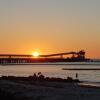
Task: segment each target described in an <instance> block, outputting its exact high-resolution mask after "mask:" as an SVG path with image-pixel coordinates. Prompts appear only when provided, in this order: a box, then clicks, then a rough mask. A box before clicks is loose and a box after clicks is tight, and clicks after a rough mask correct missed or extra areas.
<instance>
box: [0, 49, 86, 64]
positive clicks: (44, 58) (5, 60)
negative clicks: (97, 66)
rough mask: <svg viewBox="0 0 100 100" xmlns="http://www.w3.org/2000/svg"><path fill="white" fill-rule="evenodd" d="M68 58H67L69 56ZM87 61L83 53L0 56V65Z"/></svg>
mask: <svg viewBox="0 0 100 100" xmlns="http://www.w3.org/2000/svg"><path fill="white" fill-rule="evenodd" d="M69 55H70V57H67V56H69ZM75 61H87V59H86V58H85V52H84V51H82V50H81V51H79V52H65V53H57V54H49V55H39V57H37V58H35V57H34V56H33V55H28V54H26V55H25V54H0V64H25V63H27V64H28V63H39V62H75Z"/></svg>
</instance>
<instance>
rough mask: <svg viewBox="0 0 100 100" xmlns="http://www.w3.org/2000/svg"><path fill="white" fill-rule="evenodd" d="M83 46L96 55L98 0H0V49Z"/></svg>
mask: <svg viewBox="0 0 100 100" xmlns="http://www.w3.org/2000/svg"><path fill="white" fill-rule="evenodd" d="M81 49H82V50H85V51H86V52H87V57H91V58H100V0H0V53H1V54H2V53H12V54H15V53H16V54H31V53H32V52H34V51H37V52H40V53H41V54H50V53H60V52H69V51H78V50H81Z"/></svg>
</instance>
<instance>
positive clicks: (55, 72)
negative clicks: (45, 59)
mask: <svg viewBox="0 0 100 100" xmlns="http://www.w3.org/2000/svg"><path fill="white" fill-rule="evenodd" d="M63 68H90V69H91V68H99V69H100V62H95V63H94V62H80V63H79V62H74V63H60V62H59V63H46V64H43V63H42V64H34V65H32V64H30V65H0V76H3V75H6V76H8V75H10V76H12V75H13V76H31V75H33V74H34V73H38V72H41V73H42V74H43V75H45V76H46V77H60V78H67V77H68V76H69V77H72V78H74V79H75V78H76V73H78V78H79V79H80V80H81V81H89V82H100V70H62V69H63Z"/></svg>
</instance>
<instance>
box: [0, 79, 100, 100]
mask: <svg viewBox="0 0 100 100" xmlns="http://www.w3.org/2000/svg"><path fill="white" fill-rule="evenodd" d="M0 99H1V100H7V99H10V100H99V99H100V87H94V86H91V85H90V86H89V85H88V86H85V85H82V84H81V85H79V84H78V83H76V82H75V83H73V82H71V83H70V82H48V81H37V82H35V81H34V82H32V83H30V82H28V81H21V80H20V81H19V80H16V81H14V80H6V79H1V80H0Z"/></svg>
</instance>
